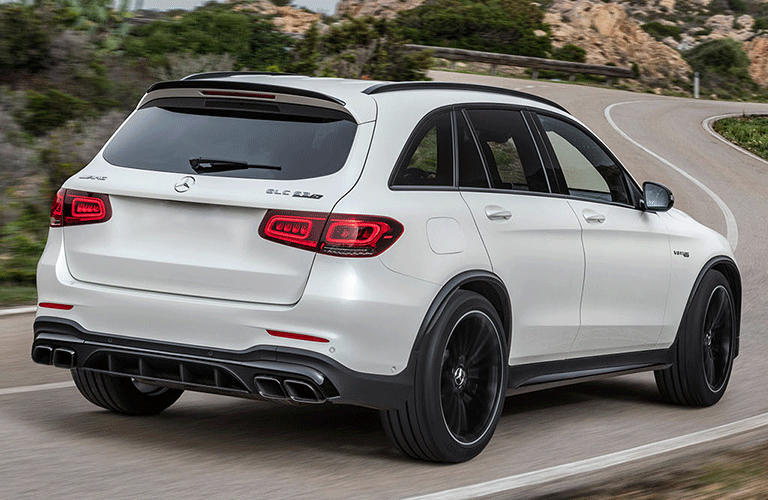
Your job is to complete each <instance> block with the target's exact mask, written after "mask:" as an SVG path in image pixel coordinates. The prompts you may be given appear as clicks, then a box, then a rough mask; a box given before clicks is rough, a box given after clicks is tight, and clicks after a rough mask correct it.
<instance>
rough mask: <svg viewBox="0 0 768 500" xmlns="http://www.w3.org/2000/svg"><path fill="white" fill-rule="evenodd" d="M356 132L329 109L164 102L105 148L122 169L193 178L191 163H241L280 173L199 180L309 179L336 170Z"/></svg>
mask: <svg viewBox="0 0 768 500" xmlns="http://www.w3.org/2000/svg"><path fill="white" fill-rule="evenodd" d="M150 104H151V103H150ZM356 128H357V125H356V124H355V123H354V122H353V121H351V119H350V118H349V117H348V116H347V115H345V114H343V113H340V112H334V111H332V110H319V109H318V110H315V109H314V108H309V107H305V106H295V105H283V104H267V105H258V104H254V105H250V106H244V104H243V103H237V102H235V103H231V102H227V101H224V100H210V99H209V100H201V99H178V100H176V99H166V100H163V102H161V103H160V105H149V106H146V107H144V108H142V109H140V110H139V111H137V112H136V113H135V114H134V115H133V116H132V117H131V118H130V119H129V120H128V122H126V124H125V125H124V126H123V128H122V129H121V130H120V131H119V132H118V133H117V135H116V136H115V137H114V139H113V140H112V141H111V142H110V144H109V146H108V147H107V148H106V150H105V151H104V158H105V159H106V160H107V161H108V162H110V163H112V164H114V165H118V166H121V167H130V168H138V169H142V170H155V171H160V172H174V173H183V174H192V173H194V171H193V170H192V168H191V166H190V163H189V160H190V159H194V158H205V159H215V160H222V161H235V162H245V163H248V164H249V165H269V166H276V167H280V170H268V169H259V168H249V169H246V170H233V171H227V172H216V173H206V174H204V175H215V176H222V177H240V178H253V179H306V178H311V177H320V176H323V175H329V174H332V173H334V172H337V171H338V170H340V169H341V167H342V166H343V165H344V163H345V162H346V159H347V156H348V155H349V151H350V149H351V147H352V141H353V139H354V136H355V131H356Z"/></svg>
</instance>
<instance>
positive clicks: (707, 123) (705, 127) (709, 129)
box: [701, 113, 768, 165]
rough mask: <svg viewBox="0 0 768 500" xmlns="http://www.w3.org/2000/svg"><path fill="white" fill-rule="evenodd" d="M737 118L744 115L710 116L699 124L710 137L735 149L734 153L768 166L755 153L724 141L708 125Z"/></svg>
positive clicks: (724, 139)
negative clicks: (725, 119)
mask: <svg viewBox="0 0 768 500" xmlns="http://www.w3.org/2000/svg"><path fill="white" fill-rule="evenodd" d="M737 116H744V113H729V114H727V115H717V116H710V117H709V118H707V119H706V120H704V121H703V122H701V126H702V127H704V130H706V131H707V132H709V133H710V134H711V135H712V137H714V138H715V139H718V140H720V141H722V142H724V143H726V144H728V145H729V146H730V147H732V148H733V149H735V150H736V151H738V152H740V153H743V154H745V155H747V156H749V157H751V158H753V159H755V160H757V161H759V162H762V163H765V164H766V165H768V161H765V159H764V158H760V157H759V156H757V155H756V154H755V153H753V152H751V151H748V150H746V149H744V148H742V147H740V146H737V145H736V144H734V143H732V142H731V141H729V140H728V139H726V138H725V137H723V136H722V135H720V134H718V133H717V132H715V131H714V129H713V128H712V127H711V125H710V124H711V123H712V122H716V121H717V120H721V119H723V118H735V117H737Z"/></svg>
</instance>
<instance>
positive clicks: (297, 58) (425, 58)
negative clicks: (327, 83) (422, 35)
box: [289, 17, 432, 81]
mask: <svg viewBox="0 0 768 500" xmlns="http://www.w3.org/2000/svg"><path fill="white" fill-rule="evenodd" d="M294 49H295V50H294V51H293V54H294V60H293V63H292V64H291V65H290V66H289V69H290V71H293V72H295V73H303V74H308V75H315V74H318V73H319V74H320V75H322V76H336V77H342V78H370V79H376V80H393V81H403V80H424V79H426V71H427V69H429V67H430V65H431V62H432V59H431V55H430V53H429V52H409V51H407V50H406V48H405V39H404V38H403V36H402V33H401V32H400V30H399V29H398V27H397V26H395V25H394V24H393V23H392V22H390V21H387V20H385V19H374V18H370V17H369V18H356V19H348V20H346V21H343V22H341V23H338V24H336V25H334V26H333V27H331V29H330V31H329V32H328V33H327V34H325V35H320V34H319V32H318V31H317V30H316V29H314V28H313V29H310V30H308V31H307V33H306V34H305V36H304V39H303V40H301V41H299V42H298V43H297V44H296V46H295V47H294Z"/></svg>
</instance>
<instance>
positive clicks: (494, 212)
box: [485, 205, 512, 220]
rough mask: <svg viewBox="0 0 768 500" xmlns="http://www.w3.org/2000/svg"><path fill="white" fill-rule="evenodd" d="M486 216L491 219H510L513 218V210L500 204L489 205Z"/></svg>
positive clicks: (486, 208)
mask: <svg viewBox="0 0 768 500" xmlns="http://www.w3.org/2000/svg"><path fill="white" fill-rule="evenodd" d="M485 216H486V217H488V218H489V219H490V220H509V219H511V218H512V212H510V211H509V210H507V209H506V208H504V207H500V206H498V205H488V206H487V207H485Z"/></svg>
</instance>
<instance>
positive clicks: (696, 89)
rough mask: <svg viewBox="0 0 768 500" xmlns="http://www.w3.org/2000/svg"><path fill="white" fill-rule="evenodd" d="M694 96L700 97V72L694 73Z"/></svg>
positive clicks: (695, 97)
mask: <svg viewBox="0 0 768 500" xmlns="http://www.w3.org/2000/svg"><path fill="white" fill-rule="evenodd" d="M693 98H694V99H698V98H699V72H698V71H697V72H695V73H694V74H693Z"/></svg>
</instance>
